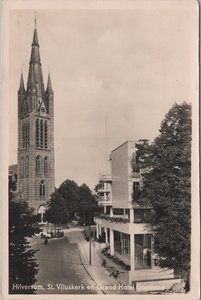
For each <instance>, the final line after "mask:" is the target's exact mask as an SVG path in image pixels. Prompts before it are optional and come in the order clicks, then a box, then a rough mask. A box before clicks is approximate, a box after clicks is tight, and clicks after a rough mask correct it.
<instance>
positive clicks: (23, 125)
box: [22, 122, 26, 148]
mask: <svg viewBox="0 0 201 300" xmlns="http://www.w3.org/2000/svg"><path fill="white" fill-rule="evenodd" d="M25 126H26V124H25V123H24V122H23V123H22V148H25V147H26V128H25Z"/></svg>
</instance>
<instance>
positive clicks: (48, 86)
mask: <svg viewBox="0 0 201 300" xmlns="http://www.w3.org/2000/svg"><path fill="white" fill-rule="evenodd" d="M46 92H47V93H48V94H51V93H52V92H53V89H52V82H51V77H50V73H49V74H48V80H47V89H46Z"/></svg>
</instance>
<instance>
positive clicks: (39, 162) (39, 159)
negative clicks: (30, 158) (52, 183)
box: [36, 155, 41, 176]
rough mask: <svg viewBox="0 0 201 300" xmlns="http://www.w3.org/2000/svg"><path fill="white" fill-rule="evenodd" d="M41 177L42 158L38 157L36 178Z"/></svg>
mask: <svg viewBox="0 0 201 300" xmlns="http://www.w3.org/2000/svg"><path fill="white" fill-rule="evenodd" d="M40 175H41V157H40V156H39V155H38V156H37V157H36V176H40Z"/></svg>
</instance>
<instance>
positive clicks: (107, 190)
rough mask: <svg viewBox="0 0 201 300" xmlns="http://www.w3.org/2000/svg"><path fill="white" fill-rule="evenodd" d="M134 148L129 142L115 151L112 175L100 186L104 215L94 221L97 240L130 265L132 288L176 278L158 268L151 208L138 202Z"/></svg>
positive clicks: (106, 175)
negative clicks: (140, 281)
mask: <svg viewBox="0 0 201 300" xmlns="http://www.w3.org/2000/svg"><path fill="white" fill-rule="evenodd" d="M135 145H136V142H133V141H127V142H125V143H124V144H122V145H120V146H119V147H117V148H116V149H114V150H113V151H112V153H111V155H110V163H111V165H110V167H111V174H101V176H100V178H99V184H98V193H97V194H98V197H99V205H101V206H103V213H102V214H100V215H98V216H96V217H95V218H94V221H95V223H96V227H97V228H96V234H97V238H98V237H100V236H104V240H105V243H106V244H108V245H109V247H110V253H111V255H116V256H118V257H119V258H120V259H121V260H122V261H124V262H125V263H126V264H128V265H130V271H129V279H128V281H129V284H132V283H133V282H134V281H137V280H138V279H140V280H147V279H153V278H155V279H162V278H172V277H173V276H174V275H173V273H172V272H167V271H164V270H161V269H160V270H159V267H157V266H156V265H155V255H154V254H153V242H154V241H153V235H154V228H153V227H152V226H151V224H150V218H151V206H147V205H146V206H143V205H140V204H139V203H140V202H139V201H138V198H139V192H140V186H141V184H142V180H141V173H140V170H139V164H138V157H137V156H136V146H135ZM142 270H145V271H143V272H142ZM159 271H160V272H159Z"/></svg>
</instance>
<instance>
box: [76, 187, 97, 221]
mask: <svg viewBox="0 0 201 300" xmlns="http://www.w3.org/2000/svg"><path fill="white" fill-rule="evenodd" d="M79 196H80V202H79V216H80V223H81V224H85V225H88V223H89V218H90V223H93V213H94V212H96V211H98V210H99V207H98V203H97V202H96V201H95V197H94V196H93V195H92V192H91V190H90V188H89V187H88V186H87V185H86V184H85V183H83V184H82V185H81V186H80V187H79Z"/></svg>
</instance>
